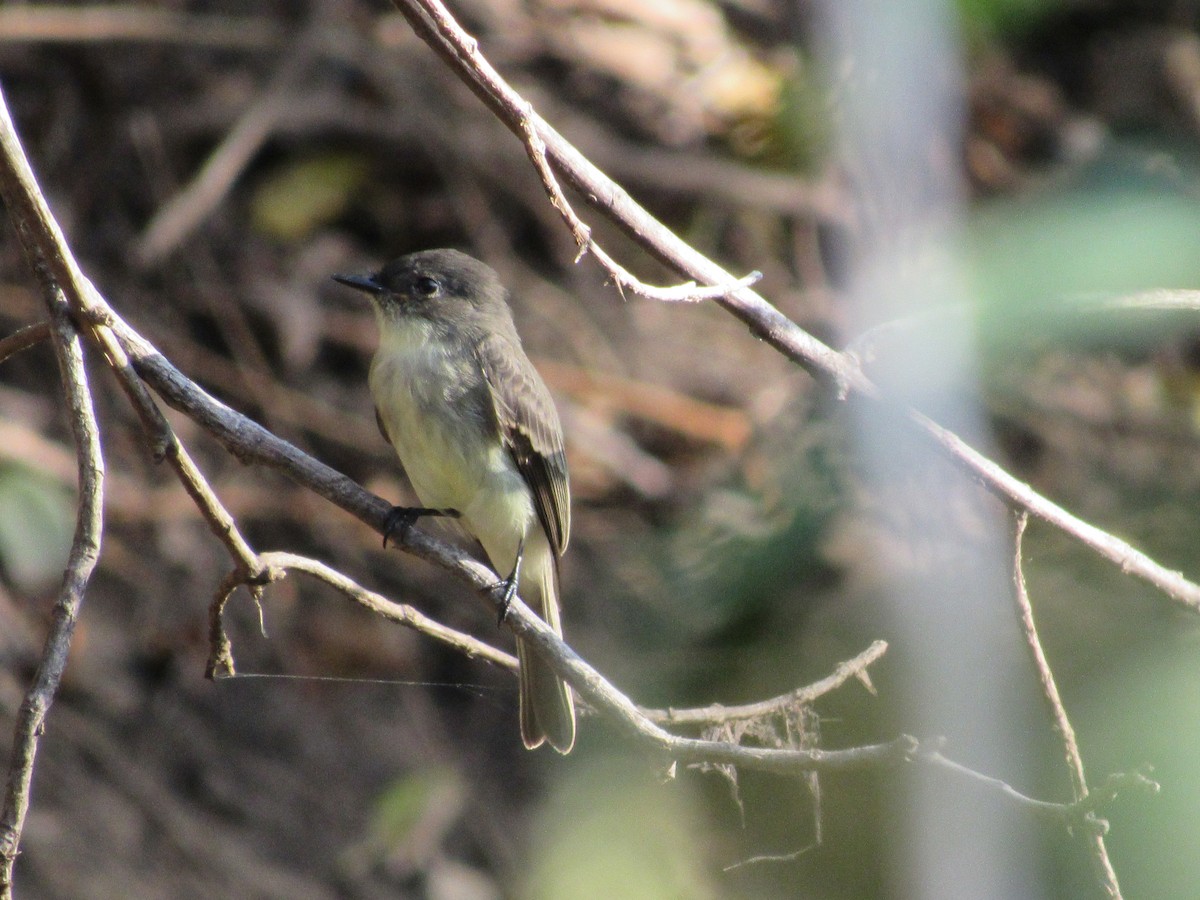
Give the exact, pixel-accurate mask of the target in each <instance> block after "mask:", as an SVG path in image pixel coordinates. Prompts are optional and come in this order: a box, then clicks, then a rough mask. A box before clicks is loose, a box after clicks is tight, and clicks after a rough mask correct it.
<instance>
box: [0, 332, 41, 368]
mask: <svg viewBox="0 0 1200 900" xmlns="http://www.w3.org/2000/svg"><path fill="white" fill-rule="evenodd" d="M51 333H52V332H51V329H50V323H49V322H35V323H34V324H33V325H26V326H25V327H24V328H20V329H18V330H16V331H14V332H13V333H12V334H10V335H9V336H8V337H6V338H3V339H0V363H2V362H4V361H5V360H7V359H8V358H9V357H10V356H12V355H13V354H14V353H20V352H21V351H22V350H28V349H29V348H30V347H32V346H34V345H35V344H39V343H41V342H42V341H44V340H46V339H47V338H48V337H50V336H51Z"/></svg>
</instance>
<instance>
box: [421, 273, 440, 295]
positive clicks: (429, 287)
mask: <svg viewBox="0 0 1200 900" xmlns="http://www.w3.org/2000/svg"><path fill="white" fill-rule="evenodd" d="M416 288H417V293H418V294H422V295H424V296H426V297H432V296H433V295H434V294H436V293H437V292H438V291H440V290H441V289H442V285H441V283H440V282H439V281H438V280H437V279H436V278H430V277H429V276H428V275H422V276H421V277H420V278H418V279H417V284H416Z"/></svg>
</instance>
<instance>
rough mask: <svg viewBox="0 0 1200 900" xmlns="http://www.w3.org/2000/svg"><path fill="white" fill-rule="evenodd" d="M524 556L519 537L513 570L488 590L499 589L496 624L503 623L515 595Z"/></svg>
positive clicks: (522, 543)
mask: <svg viewBox="0 0 1200 900" xmlns="http://www.w3.org/2000/svg"><path fill="white" fill-rule="evenodd" d="M524 558H525V538H521V543H519V544H517V561H516V562H514V563H513V570H512V572H511V573H509V576H508V577H507V578H503V579H501V580H500V581H497V582H496V583H495V584H493V585H492V586H491V588H490V589H489V590H492V591H500V592H501V599H500V618H499V619H498V620H497V621H496V625H497V626H500V625H503V624H504V620H505V619H506V618H507V617H508V607H509V606H510V605H512V600H513V597H515V596H517V582H519V581H520V580H521V560H523V559H524Z"/></svg>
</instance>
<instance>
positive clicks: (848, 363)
mask: <svg viewBox="0 0 1200 900" xmlns="http://www.w3.org/2000/svg"><path fill="white" fill-rule="evenodd" d="M393 2H394V3H395V5H396V7H397V8H398V9H399V10H400V12H401V14H403V16H404V17H405V18H406V19H407V20H408V22H409V24H410V26H411V27H412V28H413V30H414V31H415V32H416V33H417V35H418V36H419V37H420V38H421V39H422V40H424V41H425V42H426V43H427V44H429V46H430V47H432V48H433V49H434V50H435V51H436V52H437V53H438V54H439V55H440V56H441V57H442V58H443V59H444V60H445V61H446V63H447V64H448V65H449V66H450V68H451V69H452V70H453V71H454V72H455V74H457V75H458V77H459V78H460V79H462V80H463V81H464V82H465V83H466V84H467V86H468V87H470V88H471V89H472V90H473V91H474V92H475V94H476V95H478V96H479V97H480V99H482V100H483V101H484V103H486V104H487V105H488V107H489V108H491V109H492V111H493V112H495V113H496V115H497V116H498V117H499V119H500V121H501V122H503V123H504V125H505V126H506V127H507V128H508V129H509V130H510V131H512V132H513V134H515V135H516V136H517V137H518V138H520V139H521V140H522V141H525V140H526V137H525V135H526V130H527V129H529V128H532V129H533V130H534V131H535V132H536V134H537V136H538V137H539V138H540V139H541V142H542V144H543V145H544V147H545V153H546V155H547V157H548V158H549V159H550V161H551V162H553V163H554V165H555V166H556V167H557V169H558V170H559V171H560V172H561V173H562V175H563V176H564V177H565V178H566V180H567V181H568V182H569V183H570V184H571V185H573V186H574V187H575V188H576V189H577V190H578V191H579V192H580V193H581V194H582V195H583V196H584V197H585V198H587V200H588V202H589V203H590V204H591V205H592V206H593V207H595V208H596V209H597V210H599V211H600V212H602V213H603V214H604V215H606V216H607V217H608V218H610V219H611V220H612V221H613V222H614V223H615V224H616V225H618V226H619V227H620V228H622V229H623V230H624V231H626V232H627V233H628V234H629V235H630V236H631V237H632V238H633V239H634V240H635V241H636V242H637V243H638V244H640V245H641V246H642V247H643V248H644V249H646V250H647V251H648V252H649V253H651V254H652V255H653V256H655V257H656V258H658V259H660V260H662V261H663V262H665V263H667V264H668V265H670V266H672V267H674V268H675V269H676V270H678V271H679V272H682V273H683V274H684V275H686V276H687V277H689V278H692V279H694V280H695V281H697V282H699V283H701V284H709V285H732V284H734V283H735V282H736V281H737V279H736V278H735V277H734V276H733V275H731V274H730V273H728V272H726V271H725V270H724V269H722V268H721V267H720V266H718V265H717V264H716V263H714V262H713V261H712V260H710V259H708V258H707V257H705V256H704V255H703V254H702V253H700V252H699V251H697V250H696V249H695V248H693V247H692V246H690V245H689V244H688V243H687V242H685V241H684V240H682V239H681V238H679V237H678V236H677V235H675V234H674V233H672V232H671V230H670V229H668V228H667V227H666V226H665V225H663V224H662V223H661V222H659V221H658V220H657V219H655V218H654V216H652V215H651V214H650V213H649V212H647V211H646V210H645V209H644V208H642V207H641V206H640V205H638V203H637V202H636V201H634V200H633V198H632V197H630V196H629V194H628V193H627V192H626V191H625V190H624V189H623V188H621V186H620V185H618V184H616V183H615V182H614V181H613V180H612V179H610V178H609V177H608V176H607V175H605V174H604V173H603V172H601V171H600V170H599V169H598V168H597V167H596V166H595V165H593V164H592V163H591V162H590V161H589V160H588V159H587V158H586V157H585V156H584V155H583V154H582V153H580V152H579V150H577V149H576V148H575V147H574V146H573V145H572V144H571V143H570V142H569V141H567V140H566V139H565V138H564V137H563V136H562V135H560V134H559V133H558V132H557V131H555V130H554V128H552V127H551V126H550V125H549V124H548V123H547V122H545V121H544V120H543V119H542V118H541V117H540V116H538V115H537V114H536V113H535V112H534V111H533V109H532V107H531V106H530V104H529V103H528V101H526V100H525V99H524V98H523V97H521V96H520V94H518V93H517V92H516V91H515V90H514V89H513V88H512V87H511V86H510V85H509V84H508V82H506V81H505V80H504V79H503V78H502V77H501V76H500V74H499V73H498V72H497V71H496V70H495V68H493V66H492V65H491V63H489V62H488V61H487V59H486V58H485V57H484V56H483V54H482V53H480V52H479V45H478V42H477V41H476V40H475V38H473V37H471V36H470V35H469V34H467V32H466V31H464V30H463V29H462V27H461V26H460V25H459V24H458V22H456V21H455V20H454V17H453V16H451V15H450V13H449V12H448V11H447V9H446V7H445V6H444V5H443V4H442V3H441V2H440V0H393ZM543 180H544V177H543ZM714 299H715V302H717V303H719V304H720V305H721V306H723V307H724V308H725V309H727V310H728V311H729V312H730V313H731V314H733V315H734V316H736V317H737V318H738V319H740V320H741V321H742V322H744V323H745V324H746V325H747V326H748V327H749V329H750V332H751V333H752V334H754V335H755V336H756V337H758V338H761V339H762V340H763V341H765V342H766V343H768V344H770V345H771V346H772V347H774V348H775V349H776V350H778V351H779V352H780V353H782V354H783V355H784V356H785V357H787V358H788V359H790V360H792V361H793V362H795V363H797V364H799V365H801V366H803V367H804V368H805V369H807V370H808V371H809V372H810V373H811V374H812V375H813V376H814V377H815V378H817V379H818V380H819V381H821V382H822V383H824V384H826V385H828V386H830V387H832V388H833V389H835V390H836V391H837V392H838V394H839V396H842V397H847V396H852V397H855V398H857V399H859V400H863V401H866V402H870V403H874V404H878V405H879V408H880V412H881V413H882V414H887V415H896V414H897V413H899V414H900V415H901V416H902V417H903V418H904V419H905V420H906V421H907V422H908V423H909V425H910V426H912V427H913V428H914V429H915V430H916V432H917V433H919V434H921V435H923V436H925V437H926V438H927V439H929V440H931V441H932V442H933V443H934V445H935V447H936V448H937V449H938V451H939V452H940V453H942V454H943V455H944V456H946V457H947V458H949V459H950V460H951V461H952V462H953V463H954V464H955V465H956V466H958V467H959V468H960V469H961V470H963V471H964V472H966V473H967V474H968V475H970V476H971V477H972V478H974V479H975V480H976V481H977V482H978V483H979V484H980V485H981V486H983V487H984V488H985V489H986V490H988V491H989V492H990V493H991V494H993V495H994V496H995V497H996V498H997V499H999V500H1000V501H1001V502H1003V503H1004V504H1005V505H1006V506H1008V507H1009V508H1010V509H1012V510H1014V511H1017V512H1020V511H1024V512H1026V513H1028V514H1029V515H1032V516H1035V517H1036V518H1039V519H1041V520H1043V521H1045V522H1047V523H1049V524H1050V525H1053V526H1054V527H1055V528H1058V529H1059V530H1061V531H1063V532H1065V533H1066V534H1068V535H1070V536H1071V537H1073V538H1075V540H1077V541H1079V542H1080V543H1082V544H1083V545H1084V546H1086V547H1088V548H1089V549H1091V550H1092V551H1093V552H1095V553H1096V554H1098V555H1099V556H1101V557H1102V558H1104V559H1106V560H1108V561H1109V562H1111V563H1113V564H1114V565H1116V566H1119V567H1120V568H1121V570H1122V571H1123V572H1126V573H1128V574H1130V575H1133V576H1135V577H1137V578H1140V579H1142V580H1144V581H1146V582H1148V583H1149V584H1152V585H1153V586H1154V587H1156V588H1158V589H1159V590H1160V591H1162V592H1163V593H1164V594H1166V596H1167V597H1169V598H1170V599H1171V600H1173V601H1174V602H1176V603H1177V604H1179V605H1181V606H1183V607H1186V608H1187V609H1189V610H1191V611H1193V612H1200V585H1198V584H1196V583H1195V582H1193V581H1190V580H1188V579H1186V578H1184V577H1183V575H1182V574H1181V573H1179V572H1176V571H1172V570H1171V569H1168V568H1167V567H1166V566H1163V565H1162V564H1160V563H1158V562H1156V561H1155V560H1153V559H1152V558H1150V557H1149V556H1147V555H1146V554H1145V553H1143V552H1141V551H1140V550H1138V549H1136V548H1135V547H1133V546H1132V545H1130V544H1128V543H1127V542H1125V541H1122V540H1120V539H1119V538H1117V537H1115V536H1114V535H1112V534H1109V533H1108V532H1106V531H1104V530H1102V529H1100V528H1096V527H1095V526H1094V525H1090V524H1088V523H1087V522H1085V521H1083V520H1082V519H1079V518H1077V517H1076V516H1074V515H1072V514H1071V513H1069V512H1068V511H1067V510H1065V509H1063V508H1062V507H1061V506H1059V505H1058V504H1056V503H1054V502H1052V501H1051V500H1049V499H1048V498H1046V497H1044V496H1042V495H1041V494H1039V493H1038V492H1037V491H1035V490H1033V488H1031V487H1030V486H1029V485H1027V484H1025V483H1023V482H1022V481H1020V480H1019V479H1017V478H1015V477H1013V476H1012V475H1011V474H1009V473H1008V472H1007V471H1005V470H1004V469H1003V468H1002V467H1001V466H999V465H997V464H996V463H995V462H994V461H992V460H991V459H989V458H988V457H987V456H985V455H984V454H982V453H980V452H979V451H978V450H976V449H974V448H973V447H971V446H969V445H968V444H967V443H966V442H965V441H963V440H962V438H960V437H958V435H956V434H954V433H953V432H952V431H949V430H948V429H946V428H943V427H942V426H940V425H938V424H937V423H936V422H934V421H933V420H932V419H930V418H928V417H927V416H925V415H923V414H922V413H920V412H919V411H917V410H914V409H911V408H909V407H907V406H905V405H903V404H902V403H900V402H899V401H894V400H889V399H888V398H887V397H886V396H884V395H883V393H882V392H881V390H880V388H879V387H878V386H877V385H875V384H874V383H873V382H871V381H870V379H868V378H867V377H866V375H865V374H863V372H862V369H861V368H860V367H859V365H858V362H857V360H856V359H855V358H854V356H853V355H851V354H845V353H839V352H838V351H836V350H834V349H833V348H831V347H829V346H827V345H826V344H824V343H822V342H821V341H819V340H817V339H816V338H815V337H813V336H812V335H810V334H809V333H808V332H806V331H805V330H804V329H802V328H801V327H800V326H798V325H797V324H795V323H794V322H792V321H791V320H790V319H788V318H787V317H786V316H785V315H783V313H781V312H780V311H779V310H778V309H776V308H775V307H774V306H772V305H771V304H770V303H769V302H767V300H766V299H764V298H763V297H762V296H760V295H759V294H758V293H756V292H755V291H754V290H752V289H751V288H750V287H748V286H746V287H737V288H736V289H734V290H730V291H728V292H725V293H722V294H720V295H719V296H717V297H716V298H714Z"/></svg>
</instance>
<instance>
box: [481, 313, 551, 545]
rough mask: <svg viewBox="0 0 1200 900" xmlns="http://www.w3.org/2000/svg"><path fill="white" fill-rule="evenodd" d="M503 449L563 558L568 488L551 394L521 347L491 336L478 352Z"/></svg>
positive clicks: (547, 534) (504, 338)
mask: <svg viewBox="0 0 1200 900" xmlns="http://www.w3.org/2000/svg"><path fill="white" fill-rule="evenodd" d="M476 356H477V358H478V360H479V364H480V367H481V368H482V370H483V376H484V379H485V380H486V381H487V385H488V388H489V390H490V392H491V397H492V404H493V408H494V411H495V415H496V423H497V425H498V427H499V429H500V435H501V438H502V439H503V441H504V445H505V447H506V448H507V449H508V451H509V453H510V454H511V455H512V458H513V461H514V462H515V463H516V464H517V469H518V470H519V471H520V473H521V475H522V476H523V477H524V479H525V483H526V484H528V485H529V489H530V491H531V492H532V493H533V503H534V508H535V509H536V510H537V514H538V519H539V520H540V521H541V524H542V528H543V529H544V530H545V532H546V537H547V538H549V540H550V546H551V547H553V548H554V552H555V554H556V555H558V556H561V555H562V554H563V551H564V550H566V549H567V541H568V539H569V538H570V535H571V489H570V485H569V482H568V477H567V457H566V453H565V452H564V449H563V434H562V425H561V424H560V423H559V420H558V411H557V410H556V409H555V408H554V401H553V399H551V397H550V391H549V390H548V389H547V388H546V384H545V382H543V381H542V378H541V376H540V375H538V373H537V370H536V369H535V368H534V367H533V363H531V362H530V361H529V358H528V357H527V356H526V355H525V351H524V350H522V349H521V346H520V344H518V343H514V342H513V341H512V340H511V339H509V338H507V337H505V336H504V335H498V334H492V335H489V336H488V337H486V338H484V339H483V340H482V341H481V342H480V343H479V344H478V345H477V347H476Z"/></svg>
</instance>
